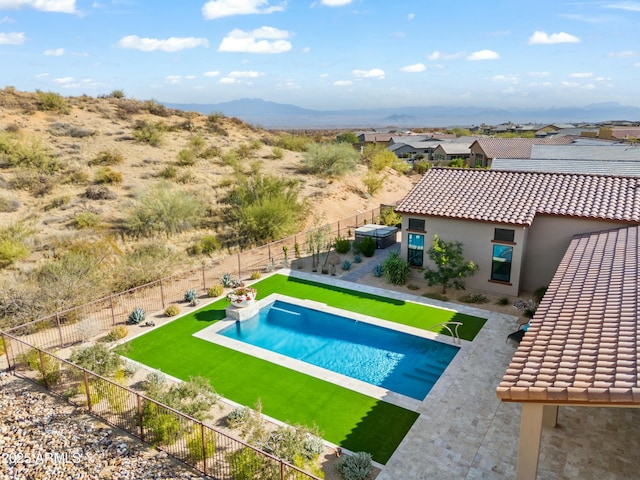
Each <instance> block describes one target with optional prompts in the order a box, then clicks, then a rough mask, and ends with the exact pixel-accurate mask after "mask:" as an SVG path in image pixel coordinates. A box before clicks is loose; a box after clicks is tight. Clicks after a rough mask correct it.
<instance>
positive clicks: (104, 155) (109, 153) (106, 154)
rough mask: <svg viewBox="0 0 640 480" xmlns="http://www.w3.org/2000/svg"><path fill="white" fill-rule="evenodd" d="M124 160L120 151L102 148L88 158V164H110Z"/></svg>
mask: <svg viewBox="0 0 640 480" xmlns="http://www.w3.org/2000/svg"><path fill="white" fill-rule="evenodd" d="M123 161H124V157H123V156H122V154H121V153H119V152H116V151H114V150H102V151H100V152H99V153H98V154H97V155H96V156H95V157H93V158H92V159H91V160H89V165H103V166H112V165H118V164H120V163H122V162H123Z"/></svg>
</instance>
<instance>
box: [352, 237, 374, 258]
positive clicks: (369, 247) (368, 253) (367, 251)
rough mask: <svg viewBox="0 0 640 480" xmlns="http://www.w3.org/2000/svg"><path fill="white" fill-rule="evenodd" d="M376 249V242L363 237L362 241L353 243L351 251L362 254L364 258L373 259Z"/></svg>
mask: <svg viewBox="0 0 640 480" xmlns="http://www.w3.org/2000/svg"><path fill="white" fill-rule="evenodd" d="M376 248H377V245H376V241H375V240H374V239H373V238H371V237H364V238H363V239H362V240H358V241H356V242H353V251H354V252H357V253H362V255H364V256H365V257H373V255H374V254H375V253H376Z"/></svg>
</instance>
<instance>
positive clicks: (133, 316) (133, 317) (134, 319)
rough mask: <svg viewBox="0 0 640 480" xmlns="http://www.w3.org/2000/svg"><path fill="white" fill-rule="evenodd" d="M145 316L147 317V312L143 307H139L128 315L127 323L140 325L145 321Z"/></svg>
mask: <svg viewBox="0 0 640 480" xmlns="http://www.w3.org/2000/svg"><path fill="white" fill-rule="evenodd" d="M145 318H147V313H146V312H145V311H144V310H143V309H142V308H140V307H137V308H135V309H134V310H133V311H132V312H131V313H130V314H129V316H128V317H127V324H129V325H138V324H140V323H142V322H144V319H145Z"/></svg>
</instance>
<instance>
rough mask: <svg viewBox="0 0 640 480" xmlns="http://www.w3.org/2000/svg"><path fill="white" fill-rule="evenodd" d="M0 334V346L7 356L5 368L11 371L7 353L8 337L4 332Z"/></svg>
mask: <svg viewBox="0 0 640 480" xmlns="http://www.w3.org/2000/svg"><path fill="white" fill-rule="evenodd" d="M0 336H1V337H2V348H3V349H4V355H5V357H7V370H8V371H11V360H9V358H11V355H9V339H8V338H7V337H5V336H4V333H2V332H0Z"/></svg>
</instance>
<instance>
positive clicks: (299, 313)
mask: <svg viewBox="0 0 640 480" xmlns="http://www.w3.org/2000/svg"><path fill="white" fill-rule="evenodd" d="M218 334H219V335H223V336H225V337H228V338H232V339H235V340H239V341H242V342H246V343H248V344H251V345H254V346H257V347H260V348H264V349H266V350H270V351H272V352H277V353H279V354H282V355H286V356H288V357H291V358H294V359H297V360H301V361H304V362H307V363H310V364H312V365H316V366H318V367H322V368H325V369H328V370H331V371H333V372H336V373H340V374H343V375H347V376H349V377H351V378H356V379H358V380H361V381H364V382H367V383H370V384H372V385H376V386H379V387H382V388H385V389H387V390H391V391H393V392H396V393H399V394H402V395H406V396H408V397H411V398H414V399H417V400H422V399H424V397H425V396H426V395H427V394H428V393H429V391H430V390H431V388H432V387H433V385H434V384H435V382H436V381H437V380H438V378H440V375H441V374H442V372H444V370H445V369H446V368H447V366H448V365H449V363H450V362H451V360H452V359H453V358H454V357H455V355H456V353H457V352H458V350H459V348H458V347H456V346H452V345H448V344H445V343H442V342H437V341H434V340H430V339H427V338H422V337H418V336H415V335H410V334H407V333H404V332H399V331H395V330H391V329H388V328H384V327H380V326H377V325H373V324H370V323H366V322H361V321H358V320H354V319H350V318H347V317H343V316H339V315H334V314H331V313H327V312H323V311H320V310H316V309H313V308H308V307H306V306H303V305H297V304H293V303H288V302H284V301H282V300H276V301H275V302H273V303H269V304H267V305H265V306H264V307H262V308H261V309H260V312H259V314H258V315H255V316H254V317H252V318H250V319H247V320H243V321H241V322H240V321H239V322H235V323H234V324H233V325H230V326H228V327H226V328H224V329H222V330H220V331H219V332H218Z"/></svg>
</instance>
